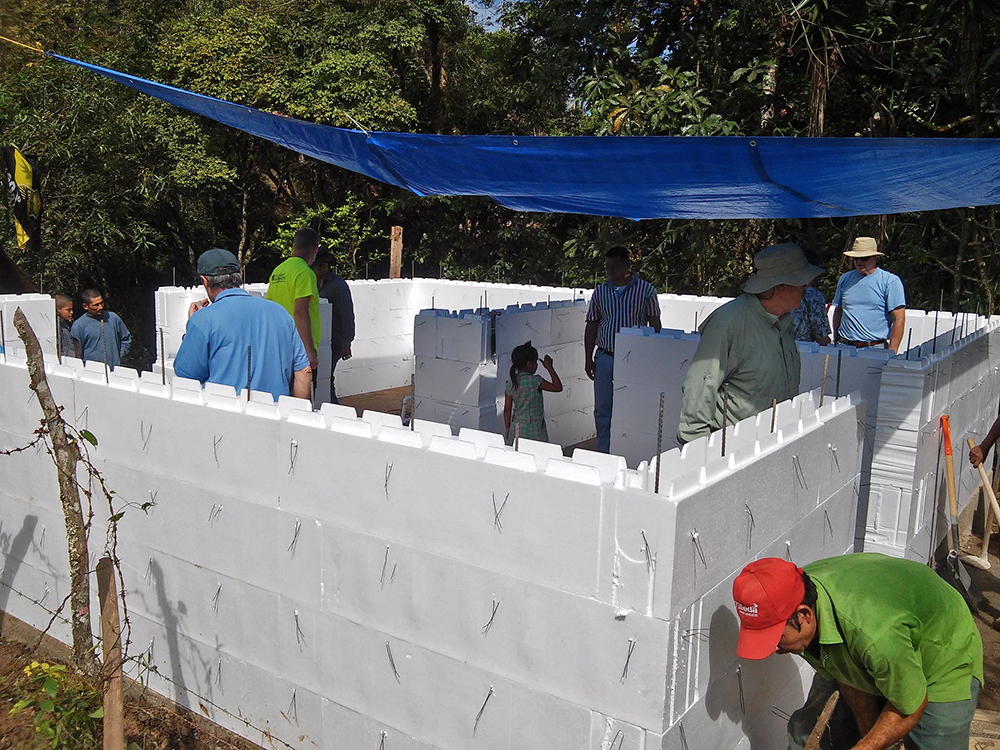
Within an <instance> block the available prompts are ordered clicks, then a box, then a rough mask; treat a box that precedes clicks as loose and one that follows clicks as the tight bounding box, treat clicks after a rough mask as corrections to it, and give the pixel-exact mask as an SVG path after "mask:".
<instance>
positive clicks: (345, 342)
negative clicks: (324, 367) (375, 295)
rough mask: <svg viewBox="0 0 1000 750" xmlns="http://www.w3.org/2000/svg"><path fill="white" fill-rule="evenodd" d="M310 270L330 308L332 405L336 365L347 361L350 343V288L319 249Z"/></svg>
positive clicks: (321, 295)
mask: <svg viewBox="0 0 1000 750" xmlns="http://www.w3.org/2000/svg"><path fill="white" fill-rule="evenodd" d="M313 271H315V272H316V279H317V281H318V282H319V296H320V298H322V299H325V300H327V301H328V302H329V303H330V304H331V305H332V306H333V320H332V322H331V328H330V347H331V349H332V354H333V357H332V359H331V362H330V403H331V404H336V403H339V401H337V389H336V386H335V385H334V379H333V376H334V371H335V370H336V369H337V362H339V361H340V360H342V359H350V358H351V356H352V355H351V343H352V342H353V341H354V302H353V301H352V300H351V288H350V287H349V286H348V285H347V282H346V281H344V280H343V279H342V278H340V276H338V275H337V274H335V273H334V272H333V255H332V253H330V252H329V251H327V250H322V251H320V252H319V253H318V254H317V255H316V260H315V262H314V263H313Z"/></svg>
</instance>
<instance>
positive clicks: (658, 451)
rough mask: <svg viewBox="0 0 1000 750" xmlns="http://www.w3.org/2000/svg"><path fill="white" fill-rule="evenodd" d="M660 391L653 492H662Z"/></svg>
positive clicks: (661, 395)
mask: <svg viewBox="0 0 1000 750" xmlns="http://www.w3.org/2000/svg"><path fill="white" fill-rule="evenodd" d="M664 395H665V394H664V392H663V391H660V416H659V418H658V419H657V420H656V474H655V476H654V478H653V492H654V493H655V494H657V495H658V494H660V461H661V460H662V458H663V397H664Z"/></svg>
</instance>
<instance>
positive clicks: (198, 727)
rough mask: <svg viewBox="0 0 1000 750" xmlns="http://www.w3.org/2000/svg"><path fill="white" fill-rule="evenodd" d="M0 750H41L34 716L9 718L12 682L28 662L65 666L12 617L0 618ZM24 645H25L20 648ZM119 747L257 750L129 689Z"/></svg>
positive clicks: (63, 652) (51, 644)
mask: <svg viewBox="0 0 1000 750" xmlns="http://www.w3.org/2000/svg"><path fill="white" fill-rule="evenodd" d="M0 623H2V634H0V750H22V748H35V747H45V746H46V745H44V744H42V742H41V741H40V738H38V736H37V735H36V734H35V729H34V725H33V720H34V710H33V709H25V710H24V711H21V712H19V713H17V714H15V715H14V716H10V715H9V714H10V709H11V707H12V706H13V704H14V703H15V702H16V701H17V700H18V699H19V698H20V697H21V696H19V695H18V694H17V682H18V680H19V679H20V678H22V677H23V673H24V668H25V667H26V666H28V665H29V664H31V662H32V661H33V660H38V661H47V662H49V663H51V664H67V657H68V656H69V649H68V648H67V647H66V646H64V645H63V644H61V643H58V642H57V641H54V640H53V639H51V638H47V637H46V638H43V639H42V642H41V644H40V645H38V647H37V648H35V645H36V644H38V641H39V639H38V635H39V634H38V631H36V630H34V629H33V628H30V627H28V626H27V625H25V624H24V623H22V622H20V621H18V620H16V619H15V618H13V617H9V616H2V615H0ZM25 644H29V645H25ZM125 745H126V747H128V748H130V749H131V748H134V747H138V748H140V750H258V749H259V748H260V747H261V746H260V745H256V744H254V743H253V742H249V741H247V740H244V739H242V738H240V737H238V736H236V735H235V734H232V733H231V732H228V731H226V730H225V729H223V728H222V727H220V726H218V725H216V724H213V723H211V722H210V721H208V720H207V719H205V718H204V717H202V716H199V715H198V714H194V713H192V712H191V711H188V710H187V709H184V708H181V707H179V706H176V705H174V704H171V703H169V702H168V701H166V700H165V699H163V698H161V697H159V696H155V695H151V694H150V693H149V692H148V691H147V692H146V693H145V695H142V694H141V693H140V688H139V686H137V685H134V684H133V685H132V686H131V687H130V689H129V690H128V691H127V695H126V698H125Z"/></svg>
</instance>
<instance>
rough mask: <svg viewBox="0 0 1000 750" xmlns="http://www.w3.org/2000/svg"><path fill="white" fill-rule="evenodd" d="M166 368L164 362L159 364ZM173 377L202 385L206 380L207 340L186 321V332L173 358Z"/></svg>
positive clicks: (195, 327) (207, 374) (207, 373)
mask: <svg viewBox="0 0 1000 750" xmlns="http://www.w3.org/2000/svg"><path fill="white" fill-rule="evenodd" d="M160 366H161V367H166V366H167V363H166V362H161V363H160ZM174 375H176V376H177V377H179V378H190V379H191V380H197V381H198V382H199V383H202V384H204V383H205V381H206V380H208V376H209V372H208V339H207V338H205V335H204V334H203V333H202V332H201V331H200V330H199V329H198V328H197V326H192V325H191V321H188V326H187V331H186V333H185V334H184V339H183V340H182V341H181V345H180V348H179V349H178V350H177V355H176V356H175V357H174Z"/></svg>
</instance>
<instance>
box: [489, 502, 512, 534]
mask: <svg viewBox="0 0 1000 750" xmlns="http://www.w3.org/2000/svg"><path fill="white" fill-rule="evenodd" d="M490 495H491V496H492V498H493V528H495V529H496V530H497V533H498V534H499V533H501V532H502V531H503V524H502V523H501V522H500V514H501V513H503V509H504V508H506V507H507V500H508V499H510V493H509V492H508V493H507V494H506V495H505V496H504V499H503V502H502V503H500V507H499V508H497V496H496V493H495V492H491V493H490Z"/></svg>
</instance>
